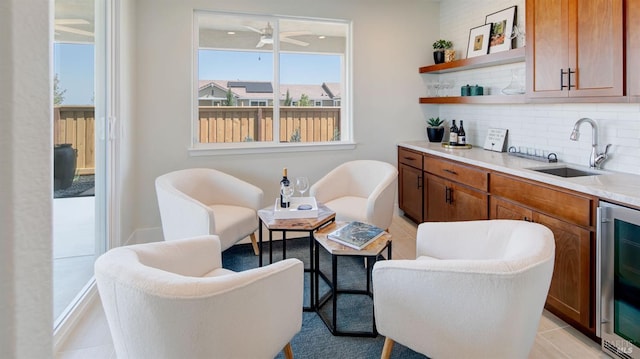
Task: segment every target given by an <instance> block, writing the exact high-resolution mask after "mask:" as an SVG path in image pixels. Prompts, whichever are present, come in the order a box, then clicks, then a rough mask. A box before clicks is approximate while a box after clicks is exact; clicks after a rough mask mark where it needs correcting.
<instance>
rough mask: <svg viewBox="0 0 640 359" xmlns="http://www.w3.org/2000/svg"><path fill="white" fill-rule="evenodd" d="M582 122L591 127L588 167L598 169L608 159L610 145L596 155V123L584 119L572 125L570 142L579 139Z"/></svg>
mask: <svg viewBox="0 0 640 359" xmlns="http://www.w3.org/2000/svg"><path fill="white" fill-rule="evenodd" d="M583 122H586V123H588V124H590V125H591V157H589V167H592V168H597V169H599V168H600V167H601V166H602V163H603V162H604V161H605V160H606V159H607V158H608V156H607V153H608V152H609V147H611V144H608V145H607V146H606V147H605V148H604V152H603V153H598V124H597V123H596V121H594V120H592V119H590V118H586V117H585V118H581V119H579V120H578V121H576V124H575V125H573V131H572V132H571V136H570V137H569V139H570V140H571V141H577V140H578V138H580V125H582V123H583Z"/></svg>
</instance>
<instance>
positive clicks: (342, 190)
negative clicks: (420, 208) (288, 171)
mask: <svg viewBox="0 0 640 359" xmlns="http://www.w3.org/2000/svg"><path fill="white" fill-rule="evenodd" d="M397 183H398V170H397V169H396V168H395V167H394V166H392V165H390V164H389V163H386V162H381V161H375V160H356V161H350V162H345V163H343V164H341V165H339V166H338V167H336V168H334V169H333V170H331V171H330V172H329V173H327V174H326V175H325V176H324V177H322V178H321V179H320V180H318V182H316V183H314V184H313V185H312V186H311V189H310V190H309V193H310V195H311V196H313V197H315V198H316V200H317V201H318V202H322V203H324V204H325V205H326V206H327V207H329V208H331V209H332V210H333V211H335V212H336V219H337V220H339V221H345V222H350V221H360V222H364V223H369V224H373V225H375V226H377V227H380V228H382V229H385V230H386V229H388V228H389V226H390V225H391V220H392V218H393V209H394V201H395V196H396V187H397Z"/></svg>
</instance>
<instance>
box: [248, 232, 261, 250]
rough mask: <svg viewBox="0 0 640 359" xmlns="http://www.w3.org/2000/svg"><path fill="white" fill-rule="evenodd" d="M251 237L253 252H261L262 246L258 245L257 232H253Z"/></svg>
mask: <svg viewBox="0 0 640 359" xmlns="http://www.w3.org/2000/svg"><path fill="white" fill-rule="evenodd" d="M249 238H251V245H252V246H253V254H255V255H259V254H260V248H259V247H258V241H256V234H255V233H251V234H250V235H249Z"/></svg>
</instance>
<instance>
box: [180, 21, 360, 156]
mask: <svg viewBox="0 0 640 359" xmlns="http://www.w3.org/2000/svg"><path fill="white" fill-rule="evenodd" d="M195 24H196V26H197V30H198V31H197V39H196V42H195V43H196V44H197V48H196V49H195V62H196V66H194V69H195V71H194V72H195V74H194V77H195V78H196V80H197V81H195V83H196V87H197V88H196V89H194V94H196V97H197V98H196V99H194V101H193V103H194V106H195V107H196V109H195V111H194V113H195V116H194V125H193V141H192V148H193V149H225V148H257V147H260V148H264V147H277V148H281V147H287V146H289V147H290V146H292V145H297V146H304V145H309V146H311V145H327V144H345V143H351V140H352V138H353V137H352V134H351V123H350V121H351V119H350V115H349V108H348V104H349V103H350V101H349V91H348V89H349V86H348V82H347V80H346V79H348V78H349V74H348V70H349V66H348V64H349V62H350V61H349V58H348V54H349V51H348V48H349V41H348V39H349V30H350V25H349V24H348V23H347V22H345V21H332V20H317V19H303V18H284V17H274V16H256V15H246V14H232V13H218V12H205V11H196V12H195ZM293 143H295V144H293Z"/></svg>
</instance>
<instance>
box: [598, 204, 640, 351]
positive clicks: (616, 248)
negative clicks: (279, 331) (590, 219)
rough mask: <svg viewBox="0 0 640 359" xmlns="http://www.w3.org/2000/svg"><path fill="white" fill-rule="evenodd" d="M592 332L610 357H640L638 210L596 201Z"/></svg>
mask: <svg viewBox="0 0 640 359" xmlns="http://www.w3.org/2000/svg"><path fill="white" fill-rule="evenodd" d="M598 224H599V230H598V238H597V244H596V251H597V256H596V260H597V266H596V277H597V278H596V319H597V320H598V322H597V323H600V325H599V326H598V325H596V331H597V332H596V334H598V336H600V337H601V338H602V350H603V351H604V352H606V353H607V354H609V355H610V356H612V357H614V358H624V359H640V211H638V210H634V209H630V208H627V207H623V206H619V205H616V204H612V203H607V202H600V207H599V208H598Z"/></svg>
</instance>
